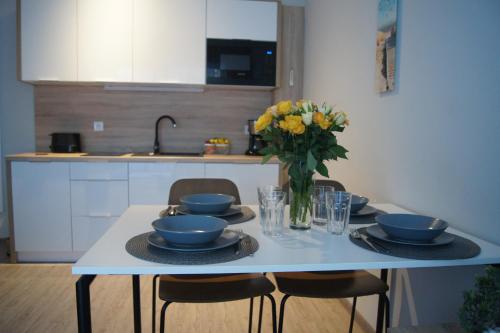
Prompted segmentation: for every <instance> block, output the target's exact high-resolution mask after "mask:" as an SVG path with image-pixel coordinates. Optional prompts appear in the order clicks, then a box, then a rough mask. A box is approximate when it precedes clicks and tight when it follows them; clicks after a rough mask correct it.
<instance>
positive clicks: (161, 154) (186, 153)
mask: <svg viewBox="0 0 500 333" xmlns="http://www.w3.org/2000/svg"><path fill="white" fill-rule="evenodd" d="M132 156H141V157H143V156H149V157H157V156H203V153H195V152H165V153H159V154H156V155H155V154H153V153H148V152H145V153H133V154H132Z"/></svg>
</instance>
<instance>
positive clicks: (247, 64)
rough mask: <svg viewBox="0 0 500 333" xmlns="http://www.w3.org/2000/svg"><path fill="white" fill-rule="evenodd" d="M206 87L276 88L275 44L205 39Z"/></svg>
mask: <svg viewBox="0 0 500 333" xmlns="http://www.w3.org/2000/svg"><path fill="white" fill-rule="evenodd" d="M207 84H226V85H246V86H271V87H274V86H275V85H276V42H264V41H252V40H239V39H212V38H209V39H207Z"/></svg>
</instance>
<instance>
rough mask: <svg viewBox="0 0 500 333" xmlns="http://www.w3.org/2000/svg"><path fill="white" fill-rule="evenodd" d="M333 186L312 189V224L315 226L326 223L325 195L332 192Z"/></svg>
mask: <svg viewBox="0 0 500 333" xmlns="http://www.w3.org/2000/svg"><path fill="white" fill-rule="evenodd" d="M334 190H335V189H334V188H333V186H319V185H318V186H314V189H313V223H314V224H316V225H325V224H326V222H327V221H328V214H327V212H326V210H327V209H326V194H327V193H328V192H333V191H334Z"/></svg>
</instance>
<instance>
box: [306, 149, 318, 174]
mask: <svg viewBox="0 0 500 333" xmlns="http://www.w3.org/2000/svg"><path fill="white" fill-rule="evenodd" d="M317 164H318V161H316V158H314V155H313V153H312V151H310V150H309V151H308V152H307V169H308V170H310V171H314V169H316V165H317Z"/></svg>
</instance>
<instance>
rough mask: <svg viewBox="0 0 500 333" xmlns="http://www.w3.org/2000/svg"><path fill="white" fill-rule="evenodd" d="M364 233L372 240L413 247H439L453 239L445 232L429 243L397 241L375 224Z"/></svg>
mask: <svg viewBox="0 0 500 333" xmlns="http://www.w3.org/2000/svg"><path fill="white" fill-rule="evenodd" d="M366 233H367V234H368V235H370V236H371V237H373V238H377V239H380V240H383V241H384V242H389V243H397V244H404V245H415V246H439V245H446V244H449V243H451V242H453V240H454V239H455V236H453V235H452V234H449V233H447V232H444V233H442V234H441V235H439V236H437V237H436V238H434V239H432V240H430V241H426V242H425V241H424V242H421V241H420V242H419V241H411V240H407V239H398V238H393V237H391V236H389V235H388V234H386V233H385V232H384V230H382V228H381V227H380V226H379V225H377V224H375V225H372V226H369V227H368V228H366Z"/></svg>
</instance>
